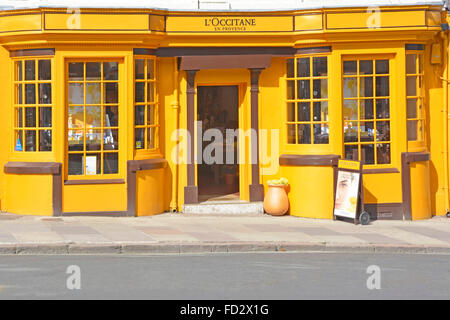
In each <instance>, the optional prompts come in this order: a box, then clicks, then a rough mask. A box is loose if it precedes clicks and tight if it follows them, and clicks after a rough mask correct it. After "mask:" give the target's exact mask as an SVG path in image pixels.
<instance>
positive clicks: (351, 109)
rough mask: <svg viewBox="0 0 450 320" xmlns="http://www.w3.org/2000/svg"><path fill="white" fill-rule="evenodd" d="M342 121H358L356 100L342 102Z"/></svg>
mask: <svg viewBox="0 0 450 320" xmlns="http://www.w3.org/2000/svg"><path fill="white" fill-rule="evenodd" d="M344 120H358V100H344Z"/></svg>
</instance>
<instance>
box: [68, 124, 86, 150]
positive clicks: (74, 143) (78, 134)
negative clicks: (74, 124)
mask: <svg viewBox="0 0 450 320" xmlns="http://www.w3.org/2000/svg"><path fill="white" fill-rule="evenodd" d="M67 135H68V140H69V151H83V150H84V131H83V130H80V129H79V130H69V131H68V133H67Z"/></svg>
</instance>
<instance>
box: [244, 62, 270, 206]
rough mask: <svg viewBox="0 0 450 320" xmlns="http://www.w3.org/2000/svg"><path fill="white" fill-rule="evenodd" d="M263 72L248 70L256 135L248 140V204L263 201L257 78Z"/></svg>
mask: <svg viewBox="0 0 450 320" xmlns="http://www.w3.org/2000/svg"><path fill="white" fill-rule="evenodd" d="M269 59H270V56H269ZM269 62H270V60H269ZM269 65H270V63H269ZM263 70H264V68H255V69H250V83H251V88H250V105H251V107H250V108H251V111H250V121H251V128H252V131H253V132H255V133H256V137H253V135H252V137H251V139H250V140H251V159H252V184H251V185H250V186H249V193H250V202H254V201H263V200H264V187H263V185H262V184H261V183H260V182H259V76H260V75H261V71H263ZM253 138H255V139H253Z"/></svg>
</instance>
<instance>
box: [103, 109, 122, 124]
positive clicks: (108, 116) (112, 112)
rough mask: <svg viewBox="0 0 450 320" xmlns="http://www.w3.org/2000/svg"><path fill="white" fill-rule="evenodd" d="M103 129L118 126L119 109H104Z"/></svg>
mask: <svg viewBox="0 0 450 320" xmlns="http://www.w3.org/2000/svg"><path fill="white" fill-rule="evenodd" d="M103 121H104V122H103V125H104V126H105V127H118V126H119V107H117V106H107V107H105V119H103Z"/></svg>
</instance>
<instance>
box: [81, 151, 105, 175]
mask: <svg viewBox="0 0 450 320" xmlns="http://www.w3.org/2000/svg"><path fill="white" fill-rule="evenodd" d="M101 159H102V155H101V153H89V154H87V155H86V164H85V165H86V168H85V170H86V175H87V176H90V175H96V174H100V173H101Z"/></svg>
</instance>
